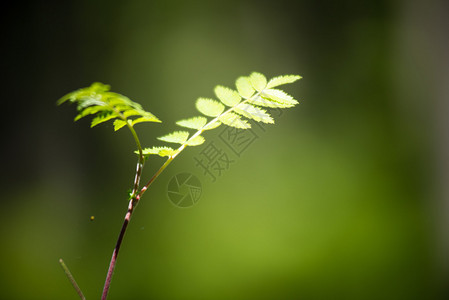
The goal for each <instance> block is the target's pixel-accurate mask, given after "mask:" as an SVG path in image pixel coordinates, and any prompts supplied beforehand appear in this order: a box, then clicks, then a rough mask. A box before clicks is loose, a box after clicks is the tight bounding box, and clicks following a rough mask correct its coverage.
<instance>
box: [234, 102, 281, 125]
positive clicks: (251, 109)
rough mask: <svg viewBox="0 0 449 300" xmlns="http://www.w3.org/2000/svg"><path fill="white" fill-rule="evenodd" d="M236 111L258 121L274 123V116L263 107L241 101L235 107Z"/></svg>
mask: <svg viewBox="0 0 449 300" xmlns="http://www.w3.org/2000/svg"><path fill="white" fill-rule="evenodd" d="M234 111H235V112H236V113H238V114H241V115H243V116H245V117H247V118H248V119H253V120H254V121H257V122H263V123H269V124H273V123H274V120H273V118H272V117H271V116H270V115H269V114H268V113H267V112H266V111H265V110H263V109H260V108H257V107H255V106H253V105H251V104H246V103H240V104H239V105H237V107H236V108H235V109H234Z"/></svg>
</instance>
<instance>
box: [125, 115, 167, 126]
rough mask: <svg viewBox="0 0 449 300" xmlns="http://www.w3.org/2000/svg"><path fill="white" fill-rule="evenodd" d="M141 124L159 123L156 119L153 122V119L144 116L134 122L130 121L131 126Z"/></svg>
mask: <svg viewBox="0 0 449 300" xmlns="http://www.w3.org/2000/svg"><path fill="white" fill-rule="evenodd" d="M142 122H160V121H159V119H157V121H155V118H153V117H148V116H145V117H140V118H137V119H135V120H132V122H131V124H132V125H133V126H134V125H135V124H137V123H142Z"/></svg>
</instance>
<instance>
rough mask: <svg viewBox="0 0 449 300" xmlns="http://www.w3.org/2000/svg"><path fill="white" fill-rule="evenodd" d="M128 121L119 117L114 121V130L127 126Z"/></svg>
mask: <svg viewBox="0 0 449 300" xmlns="http://www.w3.org/2000/svg"><path fill="white" fill-rule="evenodd" d="M126 123H127V122H125V121H123V120H119V119H117V120H115V121H114V130H115V131H117V130H119V129H120V128H122V127H123V126H126Z"/></svg>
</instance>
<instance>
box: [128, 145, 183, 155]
mask: <svg viewBox="0 0 449 300" xmlns="http://www.w3.org/2000/svg"><path fill="white" fill-rule="evenodd" d="M175 152H176V150H173V149H172V148H170V147H152V148H145V149H143V150H142V153H143V155H144V156H149V155H152V154H154V155H159V156H161V157H164V156H171V155H173V154H174V153H175ZM134 153H136V154H139V151H134Z"/></svg>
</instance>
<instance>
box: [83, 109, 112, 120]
mask: <svg viewBox="0 0 449 300" xmlns="http://www.w3.org/2000/svg"><path fill="white" fill-rule="evenodd" d="M105 110H108V108H107V107H105V106H90V107H87V108H85V109H84V110H82V111H81V112H80V113H79V114H78V115H77V116H76V117H75V121H78V120H79V119H81V118H84V117H85V116H88V115H94V114H96V113H98V112H100V111H105Z"/></svg>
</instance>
